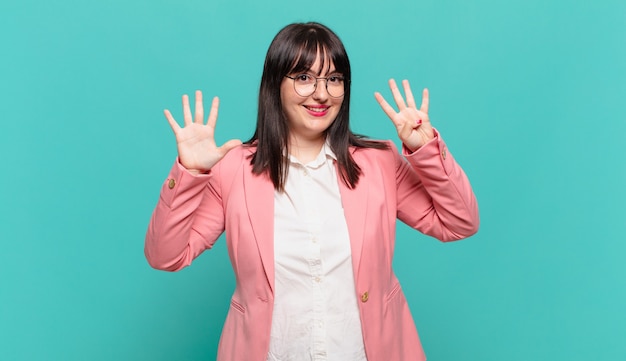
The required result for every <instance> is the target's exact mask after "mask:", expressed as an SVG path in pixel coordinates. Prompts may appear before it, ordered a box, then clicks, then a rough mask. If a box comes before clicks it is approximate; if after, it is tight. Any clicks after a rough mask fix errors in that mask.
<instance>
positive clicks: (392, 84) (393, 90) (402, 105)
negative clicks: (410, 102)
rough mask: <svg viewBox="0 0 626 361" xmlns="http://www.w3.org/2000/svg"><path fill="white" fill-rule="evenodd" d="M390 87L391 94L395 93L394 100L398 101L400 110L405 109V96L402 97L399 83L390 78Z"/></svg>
mask: <svg viewBox="0 0 626 361" xmlns="http://www.w3.org/2000/svg"><path fill="white" fill-rule="evenodd" d="M389 89H391V94H393V100H395V101H396V105H397V106H398V111H402V110H403V109H405V108H406V104H405V103H404V98H402V94H401V93H400V89H398V85H397V84H396V81H395V80H393V79H389Z"/></svg>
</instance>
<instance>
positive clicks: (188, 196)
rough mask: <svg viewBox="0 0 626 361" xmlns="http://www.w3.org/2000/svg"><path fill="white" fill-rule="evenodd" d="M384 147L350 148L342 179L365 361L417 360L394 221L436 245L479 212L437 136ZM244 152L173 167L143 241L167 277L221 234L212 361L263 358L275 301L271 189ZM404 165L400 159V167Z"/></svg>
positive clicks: (468, 230)
mask: <svg viewBox="0 0 626 361" xmlns="http://www.w3.org/2000/svg"><path fill="white" fill-rule="evenodd" d="M388 144H389V145H390V149H389V150H377V149H356V148H355V149H351V152H352V156H353V158H354V160H355V161H356V162H357V164H358V165H359V166H360V167H361V170H362V172H363V173H362V176H361V178H360V180H359V183H358V184H357V186H356V188H355V189H349V188H348V187H347V186H346V185H345V184H344V183H343V182H342V181H341V180H339V184H340V192H341V199H342V203H343V207H344V213H345V217H346V222H347V224H348V230H349V235H350V245H351V249H352V263H353V271H354V276H355V287H356V289H355V290H354V292H355V293H356V294H357V297H358V300H359V311H360V315H361V324H362V328H363V339H364V344H365V352H366V355H367V359H368V360H369V361H390V360H391V361H403V360H417V361H422V360H425V356H424V352H423V350H422V346H421V344H420V341H419V337H418V334H417V331H416V329H415V325H414V322H413V318H412V316H411V313H410V311H409V309H408V306H407V302H406V299H405V296H404V294H403V292H402V289H401V287H400V284H399V283H398V280H397V278H396V276H395V274H394V272H393V270H392V260H393V252H394V244H395V233H396V223H395V222H396V218H398V219H400V220H401V221H403V222H404V223H406V224H408V225H409V226H411V227H413V228H415V229H417V230H419V231H420V232H422V233H425V234H428V235H430V236H433V237H435V238H437V239H439V240H441V241H452V240H458V239H461V238H465V237H468V236H471V235H472V234H474V233H475V232H476V231H477V230H478V223H479V220H478V208H477V203H476V199H475V197H474V194H473V192H472V189H471V186H470V184H469V182H468V180H467V177H466V176H465V173H464V172H463V170H462V169H461V168H460V167H459V165H458V164H457V163H456V162H455V160H454V158H453V157H452V155H451V154H450V153H449V152H448V151H447V148H446V145H445V143H444V142H443V140H442V139H441V138H440V137H439V136H438V135H437V137H436V138H435V139H434V140H432V141H431V142H429V143H428V144H426V145H424V146H423V147H422V148H420V149H419V150H418V151H417V152H415V153H413V154H407V153H406V150H404V152H403V153H404V154H405V157H406V159H405V158H403V157H401V156H400V155H399V154H398V151H397V149H396V147H395V146H394V145H393V143H392V142H389V143H388ZM254 149H255V148H253V147H246V146H240V147H238V148H236V149H234V150H232V151H230V152H229V153H228V154H227V155H226V157H225V158H224V159H222V160H221V161H220V162H219V163H218V164H217V165H216V166H215V167H214V168H213V169H212V170H211V172H210V173H209V174H208V175H199V176H193V175H191V174H190V173H188V172H186V171H185V170H184V168H183V167H182V166H181V165H180V164H178V163H177V164H175V165H174V167H173V168H172V170H171V172H170V174H169V176H168V178H167V180H166V181H165V183H164V185H163V188H162V190H161V194H160V199H159V202H158V204H157V206H156V209H155V210H154V213H153V215H152V219H151V221H150V225H149V227H148V232H147V235H146V243H145V254H146V258H147V259H148V262H149V263H150V265H151V266H152V267H154V268H157V269H161V270H167V271H176V270H180V269H181V268H183V267H185V266H187V265H189V264H190V263H191V261H192V260H193V259H194V258H196V257H197V256H198V255H200V253H202V252H203V251H204V250H206V249H209V248H211V247H212V246H213V244H214V243H215V241H216V240H217V238H218V237H219V236H220V235H221V234H222V232H224V231H226V242H227V246H228V253H229V256H230V261H231V263H232V266H233V270H234V272H235V277H236V288H235V292H234V294H233V296H232V299H231V307H230V310H229V312H228V316H227V318H226V322H225V324H224V327H223V329H222V335H221V339H220V343H219V347H218V357H217V359H218V360H220V361H225V360H233V361H250V360H255V361H265V360H266V358H267V353H268V350H269V342H270V328H271V324H272V310H273V303H274V292H273V290H274V250H273V225H274V219H273V216H274V188H273V186H272V183H271V181H270V180H269V178H268V177H266V176H265V175H263V176H256V175H253V174H252V172H251V166H250V162H249V160H248V159H247V156H248V155H250V154H251V153H252V152H254ZM407 160H408V161H407Z"/></svg>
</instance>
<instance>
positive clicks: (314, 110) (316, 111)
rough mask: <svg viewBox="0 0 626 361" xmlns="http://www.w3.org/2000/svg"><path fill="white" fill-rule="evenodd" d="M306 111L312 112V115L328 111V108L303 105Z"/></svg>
mask: <svg viewBox="0 0 626 361" xmlns="http://www.w3.org/2000/svg"><path fill="white" fill-rule="evenodd" d="M304 107H305V108H306V109H307V110H309V111H312V112H314V113H323V112H325V111H327V110H328V108H330V107H329V106H315V107H313V106H309V105H305V106H304Z"/></svg>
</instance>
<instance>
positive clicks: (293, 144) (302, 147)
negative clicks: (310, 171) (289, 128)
mask: <svg viewBox="0 0 626 361" xmlns="http://www.w3.org/2000/svg"><path fill="white" fill-rule="evenodd" d="M325 141H326V139H325V138H324V137H320V138H317V139H298V138H295V137H294V138H291V139H290V141H289V153H290V155H292V156H294V157H296V158H297V159H298V160H299V161H300V162H302V163H303V164H306V163H309V162H310V161H312V160H314V159H315V158H317V155H318V154H320V151H321V150H322V147H323V146H324V142H325Z"/></svg>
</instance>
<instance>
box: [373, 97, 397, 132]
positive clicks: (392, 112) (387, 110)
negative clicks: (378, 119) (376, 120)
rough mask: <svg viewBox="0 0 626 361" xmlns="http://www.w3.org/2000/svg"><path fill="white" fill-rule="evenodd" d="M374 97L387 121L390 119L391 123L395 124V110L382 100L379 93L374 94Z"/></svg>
mask: <svg viewBox="0 0 626 361" xmlns="http://www.w3.org/2000/svg"><path fill="white" fill-rule="evenodd" d="M374 97H375V98H376V101H378V104H379V105H380V107H381V108H382V109H383V111H384V112H385V114H387V116H388V117H389V119H391V121H392V122H393V123H394V124H396V122H395V121H394V118H395V117H396V110H395V109H393V107H391V105H389V103H387V101H386V100H385V98H383V96H382V95H381V94H380V93H378V92H376V93H374ZM396 125H397V124H396Z"/></svg>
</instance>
